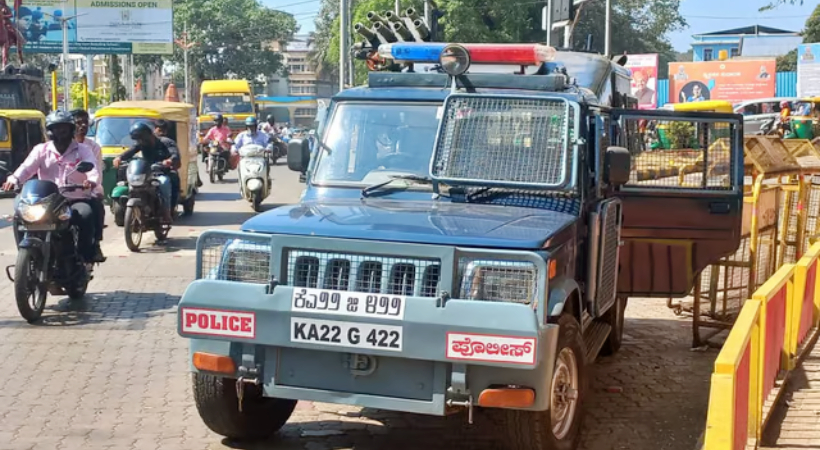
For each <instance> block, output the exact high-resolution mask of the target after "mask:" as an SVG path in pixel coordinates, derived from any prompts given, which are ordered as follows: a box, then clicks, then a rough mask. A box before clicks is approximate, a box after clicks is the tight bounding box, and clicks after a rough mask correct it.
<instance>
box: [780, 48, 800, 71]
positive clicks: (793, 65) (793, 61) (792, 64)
mask: <svg viewBox="0 0 820 450" xmlns="http://www.w3.org/2000/svg"><path fill="white" fill-rule="evenodd" d="M796 70H797V49H794V50H792V51H790V52H789V53H786V54H785V55H781V56H778V57H777V71H778V72H794V71H796Z"/></svg>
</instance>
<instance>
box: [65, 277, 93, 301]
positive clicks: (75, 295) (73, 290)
mask: <svg viewBox="0 0 820 450" xmlns="http://www.w3.org/2000/svg"><path fill="white" fill-rule="evenodd" d="M86 291H88V280H85V281H83V282H77V283H72V284H71V285H70V286H68V287H67V288H66V293H68V298H70V299H71V300H79V299H81V298H83V297H85V293H86Z"/></svg>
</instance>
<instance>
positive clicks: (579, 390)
mask: <svg viewBox="0 0 820 450" xmlns="http://www.w3.org/2000/svg"><path fill="white" fill-rule="evenodd" d="M558 327H559V331H558V346H557V349H556V352H557V354H556V355H555V368H554V370H553V374H552V379H551V381H550V392H549V394H550V409H549V410H547V411H517V410H507V411H504V418H505V420H504V421H503V422H502V426H503V427H504V428H503V430H504V433H505V434H506V438H507V439H505V441H506V447H507V448H509V449H510V450H525V449H526V450H573V449H575V448H576V447H577V446H578V443H579V441H580V438H581V409H582V408H581V403H582V400H583V399H584V398H585V395H586V384H587V373H586V361H585V350H584V349H585V346H584V339H583V336H582V334H581V326H580V325H579V324H578V321H577V320H575V318H574V317H572V316H571V315H569V314H564V315H562V316H561V317H560V318H559V320H558Z"/></svg>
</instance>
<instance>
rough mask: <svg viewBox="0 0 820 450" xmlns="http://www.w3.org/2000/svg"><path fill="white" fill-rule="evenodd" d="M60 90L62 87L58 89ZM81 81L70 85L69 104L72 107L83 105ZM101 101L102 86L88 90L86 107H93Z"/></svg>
mask: <svg viewBox="0 0 820 450" xmlns="http://www.w3.org/2000/svg"><path fill="white" fill-rule="evenodd" d="M58 92H62V89H60V90H58ZM83 100H84V99H83V83H81V82H80V83H73V84H72V85H71V104H72V105H73V107H74V108H82V107H83ZM102 102H103V94H102V88H97V89H95V90H93V91H88V109H89V110H91V109H95V108H97V107H98V106H100V105H101V104H102Z"/></svg>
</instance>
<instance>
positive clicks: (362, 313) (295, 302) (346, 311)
mask: <svg viewBox="0 0 820 450" xmlns="http://www.w3.org/2000/svg"><path fill="white" fill-rule="evenodd" d="M290 304H291V309H292V310H293V311H299V312H310V313H316V314H332V315H339V316H354V317H370V318H378V319H395V320H402V319H404V309H405V306H406V304H407V297H405V296H402V295H386V294H367V293H362V292H348V291H334V290H330V289H313V288H301V287H297V288H293V296H291V303H290Z"/></svg>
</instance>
